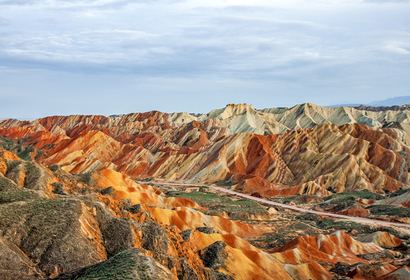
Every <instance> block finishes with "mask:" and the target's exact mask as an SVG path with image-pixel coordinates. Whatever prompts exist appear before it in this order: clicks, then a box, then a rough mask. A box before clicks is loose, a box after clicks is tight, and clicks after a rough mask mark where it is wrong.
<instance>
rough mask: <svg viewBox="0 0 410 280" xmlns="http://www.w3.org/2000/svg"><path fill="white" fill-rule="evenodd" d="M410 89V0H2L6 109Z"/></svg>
mask: <svg viewBox="0 0 410 280" xmlns="http://www.w3.org/2000/svg"><path fill="white" fill-rule="evenodd" d="M405 95H410V0H391V1H389V0H346V1H341V0H340V1H339V0H286V1H279V0H252V1H250V0H246V1H245V0H190V1H182V0H181V1H178V0H151V1H143V0H133V1H131V0H87V1H82V0H0V119H4V118H38V117H45V116H50V115H72V114H87V115H91V114H101V115H111V114H121V113H131V112H146V111H151V110H159V111H163V112H181V111H183V112H192V113H207V112H209V111H211V110H212V109H216V108H223V107H225V105H226V104H228V103H248V104H253V106H254V107H255V108H258V109H262V108H272V107H281V106H288V107H291V106H293V105H295V104H300V103H305V102H311V103H315V104H318V105H322V106H326V105H334V104H347V103H358V104H366V103H369V102H372V101H376V100H383V99H387V98H390V97H395V96H405Z"/></svg>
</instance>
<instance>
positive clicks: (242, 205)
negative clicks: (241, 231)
mask: <svg viewBox="0 0 410 280" xmlns="http://www.w3.org/2000/svg"><path fill="white" fill-rule="evenodd" d="M167 195H168V196H173V197H182V198H187V199H190V200H192V201H195V202H196V203H198V204H199V205H201V206H205V207H208V208H209V210H206V211H205V212H204V213H205V214H207V215H217V214H218V213H220V212H222V211H223V212H226V213H234V214H235V213H244V212H246V213H249V214H252V213H262V212H266V209H265V208H264V207H261V206H260V205H259V204H257V203H256V202H254V201H252V200H250V199H240V200H236V201H233V200H231V199H229V198H228V197H224V196H219V195H217V194H214V193H203V192H190V193H181V192H177V191H172V192H169V193H168V194H167ZM235 217H239V216H235ZM235 217H234V216H232V217H231V218H233V219H235ZM238 219H240V218H238Z"/></svg>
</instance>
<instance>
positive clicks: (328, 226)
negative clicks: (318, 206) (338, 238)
mask: <svg viewBox="0 0 410 280" xmlns="http://www.w3.org/2000/svg"><path fill="white" fill-rule="evenodd" d="M316 226H317V227H318V228H320V229H323V230H330V231H334V230H345V231H351V230H353V229H354V230H356V231H357V232H358V233H363V232H367V233H370V232H374V230H373V229H372V228H371V227H370V226H369V225H363V224H359V223H355V222H351V221H333V220H330V219H323V220H320V221H317V222H316Z"/></svg>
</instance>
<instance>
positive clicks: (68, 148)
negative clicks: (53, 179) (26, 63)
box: [0, 112, 410, 197]
mask: <svg viewBox="0 0 410 280" xmlns="http://www.w3.org/2000/svg"><path fill="white" fill-rule="evenodd" d="M189 116H190V115H181V116H177V115H173V116H171V115H167V114H162V113H159V112H151V113H149V114H148V113H147V114H137V115H128V116H127V117H124V118H119V119H111V118H106V117H101V116H100V117H98V116H95V117H93V116H70V117H50V118H45V119H40V120H37V121H34V122H18V121H11V120H7V121H3V122H1V123H0V136H2V137H7V138H9V139H22V138H24V142H25V144H26V145H31V146H33V147H35V151H34V152H33V153H32V156H33V157H35V159H36V160H37V161H38V162H41V163H43V164H45V165H46V166H51V165H54V164H57V165H61V166H63V169H64V170H66V171H68V172H74V173H84V172H89V171H98V170H103V169H107V168H108V169H113V170H116V171H118V172H121V173H123V174H126V175H128V176H130V177H131V178H133V179H135V178H138V179H143V178H149V177H152V178H157V179H166V180H170V181H173V180H183V181H187V182H193V183H194V182H206V183H213V182H218V181H229V182H230V184H231V185H235V187H234V188H235V189H236V190H239V191H242V192H244V193H247V194H255V195H257V196H263V197H270V196H293V195H296V194H317V195H319V196H327V195H330V194H331V193H335V192H346V191H348V192H349V191H355V190H363V189H367V190H370V191H372V192H377V193H383V192H384V191H385V190H388V191H395V190H398V189H401V188H403V187H404V186H405V185H406V184H408V183H409V181H408V180H409V177H408V176H407V174H408V169H409V168H410V153H409V151H410V150H409V148H408V147H407V146H406V145H405V144H404V142H403V141H404V140H405V139H406V138H405V137H404V136H403V135H404V134H403V133H405V132H402V131H400V130H398V129H394V128H384V129H374V128H370V127H367V126H365V125H359V124H345V125H343V126H337V125H334V124H322V125H319V126H316V127H314V128H311V129H298V130H293V131H287V132H285V133H283V134H271V135H267V136H264V135H258V134H253V133H238V134H234V135H229V133H228V132H229V130H228V129H227V128H224V127H221V126H222V125H223V123H221V122H219V121H218V120H216V119H209V120H206V121H201V122H199V121H195V120H193V121H191V122H188V123H186V122H187V120H186V119H188V120H189V119H190V118H189ZM185 118H186V119H185ZM182 119H184V121H182ZM57 127H58V128H57ZM66 135H67V136H66Z"/></svg>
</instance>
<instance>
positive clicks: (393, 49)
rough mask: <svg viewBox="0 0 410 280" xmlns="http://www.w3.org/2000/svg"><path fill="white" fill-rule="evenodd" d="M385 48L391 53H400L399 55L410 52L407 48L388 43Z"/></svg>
mask: <svg viewBox="0 0 410 280" xmlns="http://www.w3.org/2000/svg"><path fill="white" fill-rule="evenodd" d="M383 50H384V51H387V52H389V53H393V54H399V55H408V54H410V51H408V50H406V49H405V48H401V47H398V46H394V45H386V46H384V47H383Z"/></svg>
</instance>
